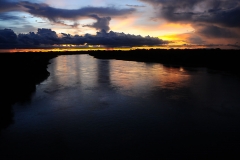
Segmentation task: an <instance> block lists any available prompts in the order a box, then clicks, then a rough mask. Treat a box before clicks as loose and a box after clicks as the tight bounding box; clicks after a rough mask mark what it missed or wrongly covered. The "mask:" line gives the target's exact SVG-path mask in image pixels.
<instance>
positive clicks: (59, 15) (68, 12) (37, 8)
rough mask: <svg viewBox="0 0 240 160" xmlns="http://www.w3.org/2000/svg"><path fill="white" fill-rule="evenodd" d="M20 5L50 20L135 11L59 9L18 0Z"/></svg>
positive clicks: (108, 8) (100, 8)
mask: <svg viewBox="0 0 240 160" xmlns="http://www.w3.org/2000/svg"><path fill="white" fill-rule="evenodd" d="M20 5H21V6H23V7H24V8H26V12H28V13H30V14H32V15H35V16H38V17H44V18H47V19H49V20H50V21H53V22H55V21H58V20H59V19H68V20H77V19H80V18H84V17H85V18H86V17H89V16H90V17H91V15H98V16H109V15H111V16H112V17H115V16H123V15H128V14H131V13H133V12H134V11H135V9H134V8H129V9H116V8H111V7H84V8H80V9H60V8H54V7H50V6H49V5H47V4H44V3H40V4H39V3H30V2H20Z"/></svg>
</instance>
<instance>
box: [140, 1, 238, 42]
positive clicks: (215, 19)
mask: <svg viewBox="0 0 240 160" xmlns="http://www.w3.org/2000/svg"><path fill="white" fill-rule="evenodd" d="M140 1H143V2H147V3H150V4H152V5H154V8H155V9H156V10H157V17H159V18H164V19H166V20H168V21H171V22H178V23H192V24H197V23H200V22H201V23H203V24H207V25H208V27H205V28H204V29H203V28H201V27H200V30H199V31H198V32H201V33H203V32H204V33H209V34H210V35H212V36H215V37H223V36H225V37H226V38H230V37H234V36H235V35H234V33H233V32H234V31H233V30H231V29H229V28H240V1H239V0H228V1H227V0H181V1H180V0H140ZM211 25H212V26H211ZM194 26H195V27H196V25H194ZM217 26H218V27H217ZM198 28H199V27H196V28H195V29H196V30H197V29H198ZM230 30H231V31H230ZM210 31H212V33H210Z"/></svg>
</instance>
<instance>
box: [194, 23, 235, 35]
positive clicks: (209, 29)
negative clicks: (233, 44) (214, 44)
mask: <svg viewBox="0 0 240 160" xmlns="http://www.w3.org/2000/svg"><path fill="white" fill-rule="evenodd" d="M194 28H195V29H196V32H197V33H198V34H200V35H203V36H205V37H209V38H238V37H240V35H239V34H238V33H237V32H234V31H232V30H231V29H228V28H223V27H218V26H215V25H206V24H196V25H195V26H194Z"/></svg>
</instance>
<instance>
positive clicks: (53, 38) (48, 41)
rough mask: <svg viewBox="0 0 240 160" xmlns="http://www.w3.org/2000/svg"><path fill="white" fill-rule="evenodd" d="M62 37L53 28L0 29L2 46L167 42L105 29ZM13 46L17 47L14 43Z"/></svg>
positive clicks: (63, 34) (152, 43) (154, 43)
mask: <svg viewBox="0 0 240 160" xmlns="http://www.w3.org/2000/svg"><path fill="white" fill-rule="evenodd" d="M61 34H62V37H58V36H57V34H56V32H55V31H52V30H51V29H44V28H43V29H38V31H37V33H34V32H29V33H28V34H19V35H18V36H17V35H16V34H15V33H14V32H13V31H12V30H11V29H4V30H0V48H1V47H3V46H4V45H5V44H7V43H10V42H17V45H24V46H29V47H31V46H35V47H36V46H38V47H39V45H41V44H44V45H53V44H76V45H80V44H81V45H83V44H85V43H87V44H89V45H105V46H119V47H120V46H142V45H160V44H165V43H167V42H165V41H162V40H161V39H159V38H154V37H149V36H147V37H142V36H140V35H138V36H136V35H131V34H125V33H117V32H113V31H110V32H109V33H107V32H106V31H105V30H102V31H100V32H97V34H96V35H91V34H86V35H84V36H79V35H75V36H73V35H70V34H66V33H61ZM11 47H15V46H14V45H12V46H11Z"/></svg>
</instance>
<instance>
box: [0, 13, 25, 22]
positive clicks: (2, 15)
mask: <svg viewBox="0 0 240 160" xmlns="http://www.w3.org/2000/svg"><path fill="white" fill-rule="evenodd" d="M0 20H3V21H6V20H21V18H19V17H17V16H14V15H9V14H6V13H0Z"/></svg>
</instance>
